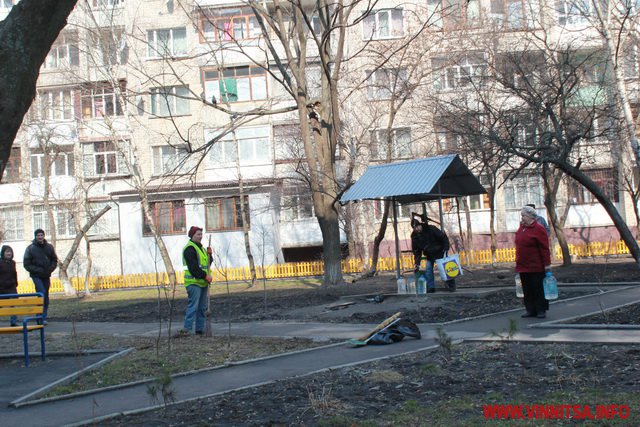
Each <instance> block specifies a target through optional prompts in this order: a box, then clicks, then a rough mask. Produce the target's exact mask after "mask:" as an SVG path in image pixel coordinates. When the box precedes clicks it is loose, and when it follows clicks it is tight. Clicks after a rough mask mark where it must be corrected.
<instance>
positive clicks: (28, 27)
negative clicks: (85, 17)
mask: <svg viewBox="0 0 640 427" xmlns="http://www.w3.org/2000/svg"><path fill="white" fill-rule="evenodd" d="M76 2H77V0H22V1H21V2H20V3H18V4H17V5H15V6H13V8H12V9H11V12H10V13H9V15H8V16H7V18H6V19H5V20H3V21H0V75H1V76H2V79H0V93H2V94H4V95H5V96H2V97H0V129H2V132H0V181H1V180H2V175H3V174H4V170H5V168H6V165H7V162H8V161H9V156H10V154H11V146H12V145H13V140H14V139H15V137H16V134H17V133H18V130H19V129H20V125H21V124H22V119H23V117H24V115H25V114H26V112H27V110H28V109H29V107H30V106H31V102H32V101H33V98H34V96H35V93H36V81H37V80H38V75H39V73H40V66H41V65H42V63H43V62H44V60H45V58H46V56H47V53H48V52H49V50H50V49H51V45H52V44H53V42H54V41H55V40H56V38H57V37H58V34H59V33H60V31H61V30H62V28H64V26H65V25H66V24H67V17H68V16H69V14H70V13H71V11H72V10H73V8H74V6H75V5H76Z"/></svg>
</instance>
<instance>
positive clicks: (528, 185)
mask: <svg viewBox="0 0 640 427" xmlns="http://www.w3.org/2000/svg"><path fill="white" fill-rule="evenodd" d="M536 184H537V185H536ZM502 191H503V197H504V205H505V208H506V209H520V208H521V207H522V206H524V205H526V204H529V203H533V204H534V205H535V206H542V205H544V185H543V182H542V176H541V175H540V174H539V173H536V172H534V171H531V172H529V171H527V172H525V173H520V174H519V175H518V176H516V177H514V178H513V179H508V180H506V181H505V182H504V184H503V189H502ZM509 192H511V193H512V194H509Z"/></svg>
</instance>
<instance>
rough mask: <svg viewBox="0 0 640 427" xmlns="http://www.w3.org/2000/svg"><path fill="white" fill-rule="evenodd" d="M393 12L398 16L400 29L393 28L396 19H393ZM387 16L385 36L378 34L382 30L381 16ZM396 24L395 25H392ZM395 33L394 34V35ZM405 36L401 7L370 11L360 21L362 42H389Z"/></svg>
mask: <svg viewBox="0 0 640 427" xmlns="http://www.w3.org/2000/svg"><path fill="white" fill-rule="evenodd" d="M394 12H396V13H399V14H400V24H399V25H400V28H399V29H397V28H395V26H396V25H398V24H397V19H398V17H397V16H396V17H395V20H394ZM383 15H386V16H387V26H386V27H387V34H386V35H384V34H380V30H381V29H382V28H384V26H383V25H381V24H380V20H381V19H382V16H383ZM394 22H396V24H394ZM394 33H395V34H394ZM404 35H405V23H404V9H403V8H401V7H394V8H385V9H378V10H373V11H371V12H370V13H369V14H368V15H367V16H365V17H364V19H362V39H363V40H389V39H399V38H402V37H404Z"/></svg>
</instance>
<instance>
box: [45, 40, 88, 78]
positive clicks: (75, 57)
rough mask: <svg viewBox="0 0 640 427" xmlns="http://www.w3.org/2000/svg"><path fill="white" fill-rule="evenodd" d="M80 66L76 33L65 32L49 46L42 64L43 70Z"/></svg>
mask: <svg viewBox="0 0 640 427" xmlns="http://www.w3.org/2000/svg"><path fill="white" fill-rule="evenodd" d="M79 66H80V46H79V39H78V33H77V32H76V31H65V32H63V33H62V34H60V35H59V36H58V38H57V39H56V41H55V42H53V44H52V45H51V49H49V52H48V53H47V56H46V57H45V59H44V62H43V63H42V69H43V70H46V71H48V70H58V69H60V68H64V67H79Z"/></svg>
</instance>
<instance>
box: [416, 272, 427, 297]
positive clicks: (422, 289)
mask: <svg viewBox="0 0 640 427" xmlns="http://www.w3.org/2000/svg"><path fill="white" fill-rule="evenodd" d="M416 293H417V294H418V295H425V294H426V293H427V278H426V277H424V274H421V275H420V276H419V277H418V280H417V282H416Z"/></svg>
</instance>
